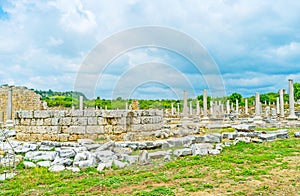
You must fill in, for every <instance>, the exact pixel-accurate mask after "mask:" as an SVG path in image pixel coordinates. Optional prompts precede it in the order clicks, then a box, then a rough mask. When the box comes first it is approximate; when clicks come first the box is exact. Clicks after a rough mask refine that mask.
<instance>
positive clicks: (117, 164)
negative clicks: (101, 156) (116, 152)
mask: <svg viewBox="0 0 300 196" xmlns="http://www.w3.org/2000/svg"><path fill="white" fill-rule="evenodd" d="M113 162H114V164H115V166H117V167H118V168H124V167H126V166H127V165H128V164H127V163H124V162H122V161H119V160H114V161H113Z"/></svg>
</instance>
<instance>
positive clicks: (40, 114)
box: [33, 110, 50, 118]
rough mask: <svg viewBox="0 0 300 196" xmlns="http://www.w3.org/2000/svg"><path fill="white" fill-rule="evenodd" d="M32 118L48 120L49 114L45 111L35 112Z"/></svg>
mask: <svg viewBox="0 0 300 196" xmlns="http://www.w3.org/2000/svg"><path fill="white" fill-rule="evenodd" d="M33 117H34V118H49V117H50V113H49V111H47V110H35V111H34V112H33Z"/></svg>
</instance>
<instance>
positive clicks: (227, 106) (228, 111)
mask: <svg viewBox="0 0 300 196" xmlns="http://www.w3.org/2000/svg"><path fill="white" fill-rule="evenodd" d="M226 112H227V114H230V101H229V100H227V101H226Z"/></svg>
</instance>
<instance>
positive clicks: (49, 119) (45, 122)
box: [44, 118, 52, 126]
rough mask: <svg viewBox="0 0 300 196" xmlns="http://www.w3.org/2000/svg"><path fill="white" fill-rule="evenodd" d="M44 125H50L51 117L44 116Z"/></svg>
mask: <svg viewBox="0 0 300 196" xmlns="http://www.w3.org/2000/svg"><path fill="white" fill-rule="evenodd" d="M44 125H45V126H50V125H52V119H51V118H46V119H44Z"/></svg>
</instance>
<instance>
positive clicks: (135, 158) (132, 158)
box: [123, 154, 139, 164]
mask: <svg viewBox="0 0 300 196" xmlns="http://www.w3.org/2000/svg"><path fill="white" fill-rule="evenodd" d="M123 159H124V161H127V162H128V163H129V164H133V163H135V162H137V161H138V160H139V156H137V155H134V156H130V155H127V154H126V155H123Z"/></svg>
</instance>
